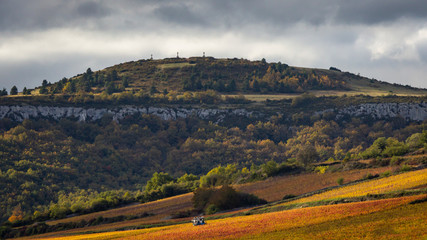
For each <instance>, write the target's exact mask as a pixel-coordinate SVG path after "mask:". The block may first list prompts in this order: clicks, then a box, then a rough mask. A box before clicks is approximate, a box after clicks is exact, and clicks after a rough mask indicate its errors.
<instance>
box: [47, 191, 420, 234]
mask: <svg viewBox="0 0 427 240" xmlns="http://www.w3.org/2000/svg"><path fill="white" fill-rule="evenodd" d="M426 197H427V195H422V196H411V197H401V198H393V199H384V200H376V201H368V202H359V203H349V204H339V205H333V206H330V205H329V206H319V207H312V208H303V209H294V210H289V211H282V212H274V213H265V214H260V215H252V216H240V217H233V218H227V219H219V220H211V221H209V222H208V224H207V225H205V226H201V227H193V226H192V224H191V223H186V224H179V225H174V226H166V227H158V228H151V229H142V230H134V231H124V232H108V233H97V234H87V235H78V236H70V237H61V238H51V239H118V238H120V239H195V238H197V239H230V238H232V239H236V238H244V239H248V238H249V239H283V237H286V236H287V237H297V236H300V237H301V236H304V237H306V236H313V237H315V238H317V237H320V238H321V237H323V238H325V237H326V238H332V237H335V238H342V237H344V238H345V236H346V234H348V236H351V238H360V239H362V238H366V237H367V236H369V237H371V238H376V239H377V238H378V237H381V236H382V235H381V234H382V233H383V231H389V232H393V236H395V237H398V238H411V237H414V236H426V234H427V231H426V230H425V229H424V227H423V226H425V223H426V222H425V219H424V218H423V217H422V216H425V214H426V213H427V210H426V209H427V203H426V202H423V203H419V204H408V203H411V202H413V201H414V200H417V199H423V198H424V199H425V198H426ZM420 211H421V212H420ZM390 213H393V214H392V215H389V214H390ZM368 214H369V216H368V218H369V219H367V221H365V219H366V218H367V215H368ZM385 216H387V217H385ZM384 219H387V221H391V222H392V226H393V227H392V228H391V229H385V228H389V227H390V225H389V224H384ZM353 220H354V221H356V222H357V221H359V222H360V221H362V223H363V224H362V225H361V226H359V227H357V228H353V227H352V225H351V224H350V223H351V222H353ZM408 220H410V221H411V223H410V224H408ZM337 223H340V224H342V225H343V226H344V231H343V232H341V233H339V234H338V235H335V234H336V232H337V228H336V225H335V224H337ZM371 223H373V224H371ZM334 225H335V226H334ZM339 230H340V231H341V229H339ZM388 236H389V237H390V235H388Z"/></svg>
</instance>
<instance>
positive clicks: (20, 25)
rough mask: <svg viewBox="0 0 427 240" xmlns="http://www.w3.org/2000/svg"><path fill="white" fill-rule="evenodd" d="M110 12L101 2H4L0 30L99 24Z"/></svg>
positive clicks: (34, 29)
mask: <svg viewBox="0 0 427 240" xmlns="http://www.w3.org/2000/svg"><path fill="white" fill-rule="evenodd" d="M110 13H111V9H110V8H109V7H106V6H105V5H104V4H102V2H98V1H89V0H80V1H50V0H36V1H23V0H2V1H0V31H37V30H43V29H49V28H56V27H70V26H71V27H74V26H82V25H83V26H85V24H87V21H91V20H95V21H94V22H97V21H98V20H99V18H102V17H105V16H108V15H109V14H110Z"/></svg>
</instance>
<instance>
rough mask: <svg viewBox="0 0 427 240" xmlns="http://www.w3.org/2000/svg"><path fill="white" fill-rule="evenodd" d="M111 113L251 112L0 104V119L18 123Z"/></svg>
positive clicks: (215, 115)
mask: <svg viewBox="0 0 427 240" xmlns="http://www.w3.org/2000/svg"><path fill="white" fill-rule="evenodd" d="M107 114H108V115H110V116H112V118H113V120H115V121H120V120H121V119H123V118H125V117H126V116H129V115H134V114H152V115H156V116H158V117H160V118H161V119H163V120H174V119H177V118H186V117H189V116H196V117H199V118H201V119H212V120H214V121H216V122H220V121H222V120H223V119H224V118H225V117H226V116H227V115H236V116H250V115H252V114H253V112H250V111H247V110H245V109H236V110H233V111H229V110H223V109H197V108H193V109H185V108H167V107H136V106H121V107H116V108H111V109H107V108H82V107H49V106H31V105H26V106H19V105H16V106H0V119H2V118H5V117H7V118H10V119H12V120H15V121H19V122H22V121H23V120H24V119H28V118H51V119H55V120H59V119H61V118H73V119H78V120H79V121H96V120H99V119H101V118H102V117H103V116H104V115H107Z"/></svg>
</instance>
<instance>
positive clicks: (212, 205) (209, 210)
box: [205, 204, 219, 214]
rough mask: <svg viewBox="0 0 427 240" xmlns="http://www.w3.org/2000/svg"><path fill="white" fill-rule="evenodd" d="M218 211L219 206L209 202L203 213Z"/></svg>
mask: <svg viewBox="0 0 427 240" xmlns="http://www.w3.org/2000/svg"><path fill="white" fill-rule="evenodd" d="M218 211H219V208H218V207H217V206H216V205H215V204H210V205H209V206H207V207H206V210H205V213H206V214H214V213H217V212H218Z"/></svg>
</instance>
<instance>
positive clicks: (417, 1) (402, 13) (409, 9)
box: [336, 0, 427, 24]
mask: <svg viewBox="0 0 427 240" xmlns="http://www.w3.org/2000/svg"><path fill="white" fill-rule="evenodd" d="M399 18H427V1H422V0H405V1H402V0H361V1H345V2H341V4H339V8H338V12H337V19H336V20H337V21H338V22H344V23H350V24H351V23H361V24H376V23H382V22H390V21H394V20H396V19H399Z"/></svg>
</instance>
